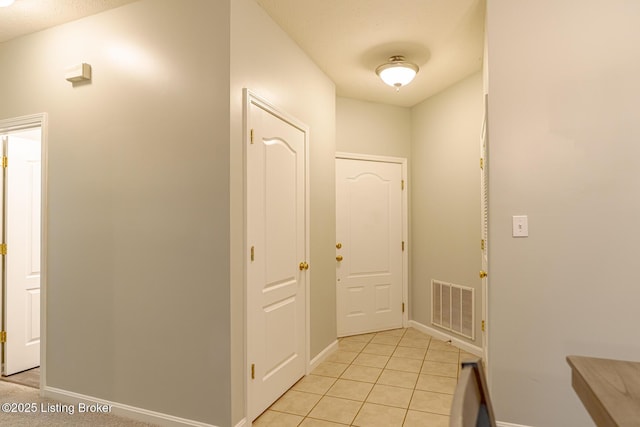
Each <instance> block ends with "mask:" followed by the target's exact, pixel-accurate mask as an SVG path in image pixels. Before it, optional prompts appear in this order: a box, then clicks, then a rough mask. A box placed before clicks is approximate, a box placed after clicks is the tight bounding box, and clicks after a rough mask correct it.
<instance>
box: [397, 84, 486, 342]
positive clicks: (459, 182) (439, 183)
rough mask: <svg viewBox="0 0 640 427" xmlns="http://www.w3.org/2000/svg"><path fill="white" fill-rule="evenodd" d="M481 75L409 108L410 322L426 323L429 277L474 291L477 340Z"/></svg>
mask: <svg viewBox="0 0 640 427" xmlns="http://www.w3.org/2000/svg"><path fill="white" fill-rule="evenodd" d="M482 98H483V97H482V73H481V72H477V73H475V74H473V75H472V76H470V77H467V78H466V79H464V80H462V81H460V82H458V83H456V84H455V85H453V86H451V87H449V88H448V89H446V90H444V91H442V92H440V93H439V94H437V95H435V96H433V97H431V98H428V99H427V100H425V101H424V102H422V103H420V104H418V105H416V106H415V107H413V108H412V109H411V127H412V134H411V162H412V166H413V167H412V169H411V179H410V180H409V183H410V185H409V189H410V191H411V200H412V208H411V217H412V219H413V221H412V231H411V239H410V240H411V246H410V249H411V290H410V295H411V307H410V312H409V314H410V316H411V319H413V320H415V321H417V322H419V323H421V324H423V325H427V326H431V280H432V279H437V280H442V281H445V282H449V283H455V284H458V285H463V286H470V287H473V288H475V289H476V339H475V341H471V340H468V339H466V338H463V337H461V336H457V335H454V336H456V337H458V338H460V339H463V340H465V341H469V342H472V343H474V344H475V345H477V346H480V345H482V340H481V335H480V329H479V327H480V321H481V315H480V314H481V313H482V311H481V293H480V292H481V281H480V279H479V277H478V271H479V270H480V269H481V253H480V236H481V230H480V224H481V221H480V168H479V163H478V162H479V158H480V130H481V127H482V113H483V99H482Z"/></svg>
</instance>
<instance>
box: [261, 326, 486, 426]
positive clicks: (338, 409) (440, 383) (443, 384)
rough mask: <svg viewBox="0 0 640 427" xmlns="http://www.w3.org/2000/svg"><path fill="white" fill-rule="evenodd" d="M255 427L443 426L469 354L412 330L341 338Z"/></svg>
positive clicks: (445, 423) (397, 330)
mask: <svg viewBox="0 0 640 427" xmlns="http://www.w3.org/2000/svg"><path fill="white" fill-rule="evenodd" d="M338 343H339V345H338V350H337V351H336V352H335V353H333V354H332V355H331V356H329V358H327V360H325V361H324V362H322V363H321V364H320V365H319V366H318V367H317V368H316V369H315V370H314V371H313V372H311V374H309V375H307V376H306V377H304V378H302V379H301V380H300V381H298V382H297V383H296V384H295V385H294V386H293V387H291V389H290V390H289V391H287V392H286V393H285V394H284V395H283V396H282V397H281V398H280V399H279V400H278V401H276V402H275V403H274V404H273V405H271V407H270V408H269V409H268V410H267V411H265V412H264V413H263V414H262V415H261V416H260V417H259V418H258V419H257V420H256V421H255V422H254V423H253V425H254V426H259V427H262V426H279V427H280V426H281V427H287V426H303V427H309V426H311V427H313V426H345V425H347V426H361V427H377V426H383V427H394V426H406V427H413V426H421V427H447V426H448V425H449V410H450V407H451V400H452V397H453V392H454V389H455V387H456V384H457V382H458V373H459V368H458V367H459V366H460V361H461V360H465V359H468V358H475V356H473V355H472V354H470V353H467V352H465V351H462V350H460V349H458V348H457V347H455V346H453V345H451V344H449V343H447V342H444V341H440V340H437V339H435V338H432V337H431V336H429V335H426V334H424V333H422V332H420V331H418V330H416V329H412V328H409V329H394V330H390V331H384V332H378V333H372V334H365V335H356V336H351V337H346V338H340V339H339V341H338Z"/></svg>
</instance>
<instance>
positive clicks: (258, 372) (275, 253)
mask: <svg viewBox="0 0 640 427" xmlns="http://www.w3.org/2000/svg"><path fill="white" fill-rule="evenodd" d="M247 97H248V100H249V101H248V102H247V110H248V114H247V130H248V132H247V133H248V137H247V141H246V167H247V170H246V172H247V174H246V179H247V181H246V185H247V190H246V191H247V199H246V212H247V214H246V215H247V241H246V245H247V253H246V256H247V261H246V263H247V264H246V265H247V270H246V271H247V295H246V298H247V363H248V366H247V371H248V378H249V379H248V391H247V393H248V417H249V419H250V420H253V419H255V418H256V417H257V416H258V415H260V413H262V412H263V411H264V410H265V409H266V408H267V407H269V405H271V404H272V403H273V402H274V401H275V400H276V399H277V398H278V397H280V396H281V395H282V394H284V392H285V391H287V389H289V387H291V386H292V385H293V384H294V383H295V382H296V381H298V380H299V379H300V378H301V377H302V376H304V374H305V372H306V291H307V290H306V286H307V283H306V282H307V275H308V269H309V264H308V259H307V224H306V149H307V131H306V128H304V126H301V125H296V124H294V122H293V121H292V120H290V119H287V118H286V117H285V115H284V114H281V113H279V112H277V111H276V110H275V109H273V108H271V107H270V106H269V105H268V104H266V103H265V102H264V101H260V100H258V99H257V98H254V97H252V96H251V95H250V94H248V95H247Z"/></svg>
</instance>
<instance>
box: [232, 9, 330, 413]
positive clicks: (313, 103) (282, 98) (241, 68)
mask: <svg viewBox="0 0 640 427" xmlns="http://www.w3.org/2000/svg"><path fill="white" fill-rule="evenodd" d="M231 17H232V20H231V22H232V24H231V51H232V53H231V76H232V78H231V94H230V95H231V194H232V198H231V219H232V222H231V237H232V238H231V256H232V258H231V268H232V295H231V297H232V299H231V306H232V315H233V318H232V324H233V329H232V338H233V343H232V346H233V359H232V361H233V370H232V376H233V421H234V423H235V422H237V421H239V420H240V419H241V418H242V416H243V408H242V402H243V393H244V391H243V390H244V362H243V355H244V347H243V345H244V343H243V334H244V324H243V320H244V315H243V313H244V311H243V310H244V302H243V289H244V288H243V286H244V285H243V250H242V242H243V228H242V227H243V224H242V215H243V209H244V208H243V183H242V182H243V181H242V180H243V172H242V164H243V160H242V146H243V140H242V114H243V112H242V89H243V88H249V89H250V90H252V91H253V92H255V93H256V94H258V95H260V96H262V97H264V98H266V99H267V100H269V101H270V102H271V103H273V104H274V105H276V106H278V108H280V109H282V110H284V111H286V112H287V113H289V114H291V115H293V116H295V117H296V118H298V119H299V120H301V121H302V122H304V123H306V124H307V125H308V126H309V127H310V132H309V138H310V139H309V145H310V156H309V160H310V165H309V169H310V171H309V173H310V192H311V193H310V196H311V200H310V205H311V206H310V207H311V218H310V220H311V231H310V232H311V249H310V250H311V254H310V258H309V259H310V261H309V264H310V265H311V269H310V270H309V271H310V287H311V313H310V316H311V357H314V356H316V355H317V354H318V353H319V352H320V351H322V350H324V349H325V348H326V347H327V346H328V345H329V344H331V343H332V342H333V341H334V340H335V339H336V311H335V310H336V308H335V307H336V301H335V260H334V259H333V256H334V252H335V248H334V244H335V241H334V240H335V172H334V155H335V87H334V84H333V82H332V81H331V80H330V79H329V78H328V77H326V76H325V75H324V74H323V73H322V72H321V71H320V70H319V68H318V67H317V66H316V65H315V64H314V63H313V62H312V61H311V60H310V59H309V58H308V57H307V56H306V54H305V53H304V52H303V51H302V50H301V49H300V48H299V47H298V46H297V45H296V44H295V43H294V42H293V41H292V40H291V39H290V38H289V36H287V35H286V34H285V33H284V32H283V31H282V29H280V27H278V26H277V25H276V24H275V23H274V22H273V21H272V20H271V19H270V18H269V16H268V15H267V14H266V13H265V12H264V10H263V9H262V8H260V7H259V6H258V5H257V3H255V1H253V0H234V1H233V2H232V6H231Z"/></svg>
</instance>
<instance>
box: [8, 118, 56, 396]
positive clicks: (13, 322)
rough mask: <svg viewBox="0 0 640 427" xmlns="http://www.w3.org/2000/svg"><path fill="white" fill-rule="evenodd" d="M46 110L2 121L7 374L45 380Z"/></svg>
mask: <svg viewBox="0 0 640 427" xmlns="http://www.w3.org/2000/svg"><path fill="white" fill-rule="evenodd" d="M44 126H45V115H44V114H39V115H33V116H26V117H20V118H16V119H9V120H0V142H1V150H2V173H1V174H0V180H1V184H0V200H1V201H0V226H1V237H2V242H1V246H0V252H1V253H2V260H1V263H0V266H1V269H0V270H1V271H0V276H1V281H2V292H1V293H0V320H1V331H2V332H1V334H0V341H1V347H2V350H1V353H0V357H1V361H2V364H1V375H2V376H1V378H2V379H4V380H7V381H10V382H16V383H19V384H23V385H28V386H31V387H39V386H40V384H42V382H43V381H42V375H41V371H40V366H41V364H42V363H41V362H42V361H43V359H44V357H43V353H44V351H43V350H44V348H43V345H42V341H43V340H42V336H43V333H42V332H43V331H44V328H43V325H44V322H43V320H44V315H43V309H44V305H43V302H44V296H43V291H44V289H43V287H44V286H43V285H44V283H43V280H42V278H43V277H44V274H43V271H42V270H43V268H42V267H43V266H44V265H46V263H45V262H44V257H43V255H44V247H45V246H44V244H43V242H44V235H45V233H44V232H43V231H44V230H43V226H44V224H45V222H44V221H43V218H44V211H45V209H44V207H45V206H46V205H45V203H44V200H45V197H44V196H45V191H44V189H45V188H46V186H44V185H43V183H44V178H45V177H46V174H44V173H43V172H44V168H43V165H44V164H45V162H43V154H44V153H45V150H44V138H43V135H44Z"/></svg>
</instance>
